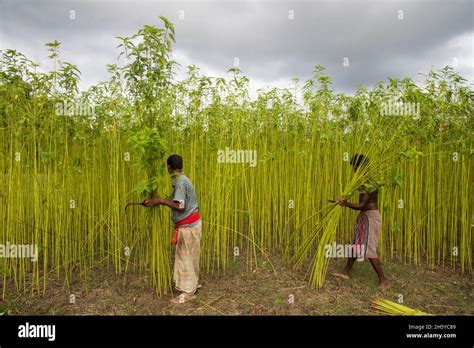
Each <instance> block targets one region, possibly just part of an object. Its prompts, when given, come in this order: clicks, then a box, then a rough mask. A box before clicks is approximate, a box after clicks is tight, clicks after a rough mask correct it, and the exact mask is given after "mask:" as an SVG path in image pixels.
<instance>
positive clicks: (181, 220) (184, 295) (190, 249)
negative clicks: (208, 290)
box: [144, 155, 202, 304]
mask: <svg viewBox="0 0 474 348" xmlns="http://www.w3.org/2000/svg"><path fill="white" fill-rule="evenodd" d="M166 163H167V165H168V173H170V174H171V178H172V179H173V184H172V185H173V193H172V195H171V199H165V198H162V197H160V196H157V197H155V198H152V199H146V200H145V201H144V203H145V205H146V206H147V207H151V206H155V205H159V204H161V205H166V206H168V207H170V208H171V219H172V220H173V223H174V226H175V228H174V237H173V244H174V245H175V247H176V252H175V263H174V272H173V281H174V284H175V287H176V289H177V290H178V291H180V292H181V294H180V295H178V296H176V297H174V298H173V299H171V302H172V303H175V304H178V303H184V302H186V301H190V300H192V299H194V298H195V295H194V294H195V292H196V290H197V289H198V287H199V285H198V280H199V256H200V242H201V232H202V223H201V217H200V215H199V212H198V202H197V198H196V191H195V190H194V187H193V184H192V183H191V180H189V178H188V177H187V176H186V175H184V174H183V172H182V170H183V158H182V157H181V156H180V155H171V156H170V157H168V160H167V161H166Z"/></svg>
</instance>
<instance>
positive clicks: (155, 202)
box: [143, 196, 184, 211]
mask: <svg viewBox="0 0 474 348" xmlns="http://www.w3.org/2000/svg"><path fill="white" fill-rule="evenodd" d="M143 203H144V204H145V206H147V207H153V206H155V205H160V204H161V205H166V206H168V207H170V208H171V209H174V210H179V211H183V210H184V203H180V202H174V201H170V200H169V199H166V198H162V197H160V196H157V197H155V198H151V199H145V200H144V201H143Z"/></svg>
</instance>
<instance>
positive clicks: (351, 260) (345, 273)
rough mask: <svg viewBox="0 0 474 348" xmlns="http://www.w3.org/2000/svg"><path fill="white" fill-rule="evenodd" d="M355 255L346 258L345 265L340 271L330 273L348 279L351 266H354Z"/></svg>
mask: <svg viewBox="0 0 474 348" xmlns="http://www.w3.org/2000/svg"><path fill="white" fill-rule="evenodd" d="M356 260H357V259H356V258H355V257H351V258H349V259H347V263H346V267H344V270H343V271H342V272H333V273H331V274H332V275H333V276H335V277H339V278H343V279H349V274H350V273H351V271H352V267H353V266H354V262H356Z"/></svg>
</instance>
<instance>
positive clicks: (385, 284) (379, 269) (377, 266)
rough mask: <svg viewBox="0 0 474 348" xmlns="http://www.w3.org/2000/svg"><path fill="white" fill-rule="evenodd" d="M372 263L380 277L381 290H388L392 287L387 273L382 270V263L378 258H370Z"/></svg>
mask: <svg viewBox="0 0 474 348" xmlns="http://www.w3.org/2000/svg"><path fill="white" fill-rule="evenodd" d="M369 261H370V264H371V265H372V267H373V268H374V270H375V272H377V276H378V277H379V288H380V289H381V290H386V289H388V288H389V287H390V285H388V282H387V279H385V275H384V274H383V271H382V265H381V264H380V261H379V259H378V258H369Z"/></svg>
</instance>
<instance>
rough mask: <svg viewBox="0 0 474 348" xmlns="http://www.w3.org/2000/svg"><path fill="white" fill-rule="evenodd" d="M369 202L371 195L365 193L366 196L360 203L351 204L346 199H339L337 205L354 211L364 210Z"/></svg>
mask: <svg viewBox="0 0 474 348" xmlns="http://www.w3.org/2000/svg"><path fill="white" fill-rule="evenodd" d="M368 201H369V193H368V192H364V195H363V196H362V199H361V200H360V202H359V203H350V202H347V201H346V199H345V198H339V199H338V200H337V204H339V205H341V206H343V207H348V208H351V209H353V210H362V209H363V208H365V206H366V205H367V202H368Z"/></svg>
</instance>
